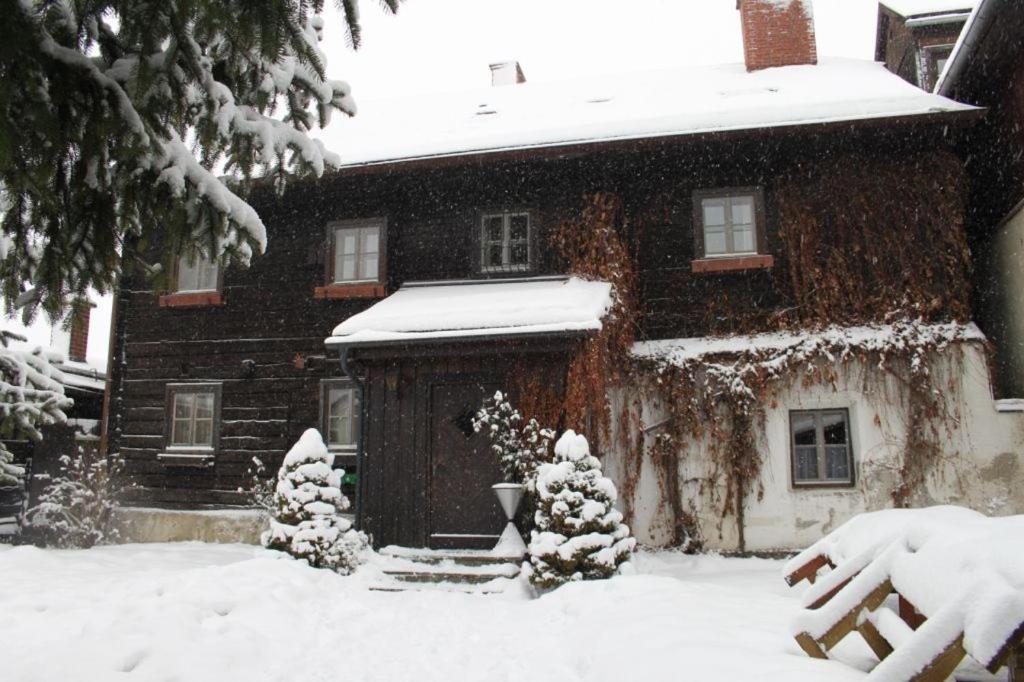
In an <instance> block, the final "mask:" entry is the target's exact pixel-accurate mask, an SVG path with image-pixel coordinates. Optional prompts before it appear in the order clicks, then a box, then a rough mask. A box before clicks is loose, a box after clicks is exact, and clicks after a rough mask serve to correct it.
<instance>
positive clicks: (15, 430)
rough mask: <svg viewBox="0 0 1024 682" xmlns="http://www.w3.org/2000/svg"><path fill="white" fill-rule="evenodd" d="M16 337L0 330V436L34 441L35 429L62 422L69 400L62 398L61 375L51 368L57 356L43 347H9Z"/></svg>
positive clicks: (37, 433) (65, 397)
mask: <svg viewBox="0 0 1024 682" xmlns="http://www.w3.org/2000/svg"><path fill="white" fill-rule="evenodd" d="M17 338H19V337H17V335H15V334H11V333H10V332H7V331H0V342H2V344H3V345H2V346H0V436H2V437H4V438H13V437H27V438H31V439H33V440H38V439H40V438H41V437H42V436H41V434H40V432H39V427H41V426H46V425H48V424H56V423H62V422H64V421H65V420H66V419H67V416H66V415H65V414H64V410H66V409H68V408H70V407H71V405H72V404H73V401H72V400H71V399H70V398H68V397H67V396H65V395H64V385H63V383H62V381H61V380H62V377H63V372H61V370H60V369H59V368H57V367H56V366H55V365H54V363H55V362H57V361H58V360H60V359H61V358H60V356H59V355H58V354H56V353H53V352H52V351H49V350H46V349H43V348H36V349H35V350H31V351H29V350H20V349H16V348H10V347H9V342H10V341H11V340H13V339H17ZM22 340H23V339H22Z"/></svg>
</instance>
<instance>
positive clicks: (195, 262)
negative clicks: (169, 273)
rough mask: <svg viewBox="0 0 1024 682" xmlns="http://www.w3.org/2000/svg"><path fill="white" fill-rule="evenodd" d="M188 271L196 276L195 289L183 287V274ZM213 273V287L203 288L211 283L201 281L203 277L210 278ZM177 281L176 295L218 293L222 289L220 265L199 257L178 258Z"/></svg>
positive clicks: (214, 261) (183, 256)
mask: <svg viewBox="0 0 1024 682" xmlns="http://www.w3.org/2000/svg"><path fill="white" fill-rule="evenodd" d="M186 271H189V272H192V273H194V274H195V287H194V288H191V289H186V288H183V287H182V279H183V276H182V273H183V272H186ZM211 273H212V276H213V282H212V286H209V287H206V286H203V284H209V283H210V282H209V281H207V282H203V281H201V280H202V277H203V275H206V276H207V278H209V276H210V274H211ZM175 280H176V281H175V293H179V294H196V293H206V292H211V291H218V290H219V289H220V264H219V263H218V262H217V261H216V260H211V259H209V258H206V257H203V256H199V255H189V254H185V255H182V256H181V257H180V258H178V271H177V273H176V277H175Z"/></svg>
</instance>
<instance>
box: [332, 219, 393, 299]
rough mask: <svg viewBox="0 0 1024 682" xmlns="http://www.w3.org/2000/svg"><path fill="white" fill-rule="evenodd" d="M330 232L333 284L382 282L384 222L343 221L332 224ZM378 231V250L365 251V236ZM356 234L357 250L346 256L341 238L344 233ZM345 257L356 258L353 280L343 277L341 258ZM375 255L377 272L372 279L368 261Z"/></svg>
mask: <svg viewBox="0 0 1024 682" xmlns="http://www.w3.org/2000/svg"><path fill="white" fill-rule="evenodd" d="M328 229H329V230H330V239H331V257H332V259H333V262H332V263H330V266H329V267H330V278H329V279H330V281H331V284H340V285H345V284H364V283H367V282H374V283H377V282H380V281H382V277H383V274H384V238H385V230H386V226H385V224H384V221H383V220H361V221H343V222H336V223H331V224H330V225H329V226H328ZM374 231H376V233H377V250H376V251H375V252H372V251H364V249H363V245H364V240H363V236H364V234H368V233H370V232H374ZM351 232H355V234H356V239H355V244H356V250H355V252H354V253H352V254H345V253H344V252H343V251H342V245H343V243H344V240H343V239H342V238H340V237H339V235H342V234H344V233H351ZM345 255H352V256H353V257H354V258H355V276H354V277H353V278H351V279H344V278H342V277H341V270H342V268H341V267H340V264H341V258H342V257H343V256H345ZM370 255H375V256H376V257H377V271H376V273H374V275H373V276H372V277H370V276H367V274H366V272H365V269H366V260H367V258H366V257H367V256H370Z"/></svg>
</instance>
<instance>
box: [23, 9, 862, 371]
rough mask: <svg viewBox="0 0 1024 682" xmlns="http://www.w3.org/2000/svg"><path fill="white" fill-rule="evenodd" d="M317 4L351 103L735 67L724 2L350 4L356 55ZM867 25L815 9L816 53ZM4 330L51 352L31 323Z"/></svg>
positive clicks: (96, 339) (855, 45) (731, 12)
mask: <svg viewBox="0 0 1024 682" xmlns="http://www.w3.org/2000/svg"><path fill="white" fill-rule="evenodd" d="M326 5H327V6H328V9H327V13H326V16H325V22H324V24H325V25H324V44H323V47H324V50H325V51H326V52H327V71H328V75H329V76H330V77H332V78H340V79H343V80H347V81H348V82H349V84H350V85H351V86H352V91H353V95H354V96H355V98H356V102H357V104H358V102H359V101H360V100H363V101H366V100H377V99H391V98H398V97H406V96H415V95H421V94H426V93H434V92H445V91H459V90H469V89H474V88H481V87H487V86H489V85H490V78H491V76H490V70H489V68H488V64H490V63H492V62H497V61H511V60H518V61H519V63H520V64H521V65H522V68H523V71H524V72H525V74H526V78H527V80H529V81H538V82H539V81H557V80H562V79H567V78H573V77H575V76H592V75H600V74H603V73H615V72H623V71H638V70H647V69H656V68H671V67H676V66H686V65H694V64H720V63H728V62H740V61H742V60H743V46H742V39H741V35H740V24H739V12H737V11H736V0H626V1H625V2H624V1H623V0H405V2H403V3H402V6H401V8H400V10H399V13H398V14H397V15H396V16H391V15H388V14H386V13H385V12H384V11H383V10H381V9H380V6H379V4H378V3H377V2H375V1H374V0H362V2H361V11H362V24H363V47H362V48H361V49H360V50H359V52H358V53H354V52H352V50H350V49H349V48H348V47H347V46H346V45H345V40H344V32H343V30H342V28H341V19H340V18H339V17H338V15H337V13H336V10H335V8H334V3H331V2H328V3H326ZM877 15H878V3H877V0H815V1H814V18H815V25H816V30H817V39H818V54H819V55H820V56H836V57H855V58H860V59H872V58H873V56H874V45H875V22H876V20H877ZM269 248H273V244H271V245H270V246H269ZM110 308H111V305H110V298H109V297H106V298H104V299H101V300H99V301H98V306H97V308H95V309H94V310H93V312H92V324H91V328H90V331H89V353H88V355H89V358H88V360H89V364H90V365H93V366H94V367H97V368H99V369H103V370H105V369H106V364H107V363H106V355H107V346H108V338H109V337H108V335H109V326H110ZM6 328H8V329H11V330H12V331H21V332H22V333H25V334H27V336H28V337H29V343H30V344H31V345H33V346H35V345H44V346H49V345H50V343H51V329H50V326H49V324H48V323H46V321H45V320H43V319H37V320H36V322H35V323H34V324H33V325H32V326H31V327H30V328H28V329H25V328H24V327H23V326H22V325H20V324H19V323H17V322H12V321H8V322H7V324H6Z"/></svg>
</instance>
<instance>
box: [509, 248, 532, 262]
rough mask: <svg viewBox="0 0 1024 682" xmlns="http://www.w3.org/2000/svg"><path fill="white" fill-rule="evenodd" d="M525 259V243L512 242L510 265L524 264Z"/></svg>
mask: <svg viewBox="0 0 1024 682" xmlns="http://www.w3.org/2000/svg"><path fill="white" fill-rule="evenodd" d="M527 260H528V259H527V249H526V244H513V245H512V258H511V265H526V262H527Z"/></svg>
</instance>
